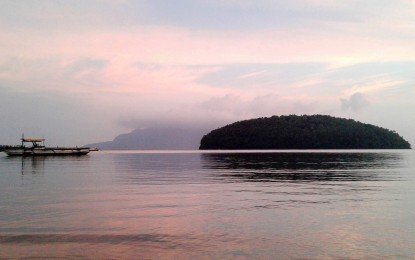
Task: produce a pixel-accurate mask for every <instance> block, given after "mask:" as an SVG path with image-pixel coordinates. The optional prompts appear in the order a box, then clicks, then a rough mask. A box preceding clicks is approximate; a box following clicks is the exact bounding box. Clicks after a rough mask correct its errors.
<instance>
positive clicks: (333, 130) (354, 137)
mask: <svg viewBox="0 0 415 260" xmlns="http://www.w3.org/2000/svg"><path fill="white" fill-rule="evenodd" d="M199 149H201V150H213V149H231V150H232V149H411V145H410V144H409V142H408V141H406V140H405V139H403V138H402V137H401V136H400V135H399V134H398V133H396V132H395V131H391V130H388V129H385V128H382V127H378V126H374V125H371V124H365V123H361V122H358V121H355V120H352V119H344V118H337V117H332V116H327V115H302V116H297V115H289V116H272V117H267V118H265V117H263V118H257V119H250V120H244V121H239V122H236V123H233V124H230V125H227V126H224V127H222V128H219V129H216V130H213V131H211V132H210V133H209V134H207V135H205V136H203V138H202V140H201V142H200V147H199Z"/></svg>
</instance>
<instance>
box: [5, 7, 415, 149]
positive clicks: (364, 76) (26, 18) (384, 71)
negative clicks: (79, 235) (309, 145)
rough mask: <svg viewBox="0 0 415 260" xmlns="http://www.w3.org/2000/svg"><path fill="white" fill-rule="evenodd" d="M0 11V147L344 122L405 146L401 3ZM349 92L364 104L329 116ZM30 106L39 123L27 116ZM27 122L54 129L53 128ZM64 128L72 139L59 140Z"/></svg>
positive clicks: (409, 68)
mask: <svg viewBox="0 0 415 260" xmlns="http://www.w3.org/2000/svg"><path fill="white" fill-rule="evenodd" d="M0 6H1V7H2V8H1V10H2V11H0V12H2V13H5V12H6V11H7V15H6V14H5V15H2V18H1V19H0V21H1V22H0V27H1V30H0V39H1V40H0V43H1V46H2V48H0V66H1V68H2V69H1V70H0V91H1V92H2V93H4V94H2V96H3V98H4V99H6V98H7V99H8V100H10V99H11V98H13V99H14V100H15V103H12V104H11V105H10V106H6V104H4V101H3V105H0V106H2V107H1V108H2V112H0V117H1V120H2V122H3V124H5V125H9V126H10V127H11V128H12V129H11V130H9V131H6V132H5V133H3V134H1V135H0V141H1V142H2V143H4V142H6V143H8V142H9V140H13V139H17V138H18V136H15V133H16V132H22V131H25V132H31V133H33V134H46V135H52V139H53V138H58V136H59V135H56V134H53V132H56V131H57V132H60V134H61V135H62V133H64V139H65V141H67V142H74V141H75V139H76V140H77V141H78V142H80V143H79V144H82V143H83V142H85V143H87V142H95V141H103V140H109V139H112V138H113V137H114V136H116V135H117V134H119V133H122V132H126V131H129V130H130V129H132V128H136V127H137V128H140V127H151V126H159V125H164V126H169V125H171V124H172V122H178V123H180V124H182V125H183V127H189V126H197V127H205V128H207V129H209V128H212V127H217V126H220V125H221V124H224V123H230V122H233V121H235V120H241V119H248V118H252V117H259V116H271V115H281V114H290V113H296V114H310V113H312V114H316V113H319V114H330V115H335V116H342V117H351V118H354V119H357V120H360V121H364V122H368V123H373V124H377V125H380V126H383V127H386V128H390V129H393V130H397V131H398V132H399V133H401V134H402V135H404V137H405V138H407V139H408V140H409V141H410V142H412V143H414V142H415V137H413V136H411V135H412V133H413V132H414V130H415V125H414V124H415V123H412V122H414V120H408V118H409V119H414V116H413V115H412V114H413V113H411V112H410V111H413V110H414V107H415V100H414V99H413V96H414V94H415V93H414V92H415V91H414V86H413V85H414V77H413V75H414V70H413V68H414V60H415V49H414V48H413V46H415V33H414V29H415V19H414V17H415V16H414V15H413V14H414V13H415V5H414V4H413V3H412V2H410V1H396V2H394V4H393V5H391V4H390V3H389V2H387V1H379V2H378V3H377V6H375V7H374V6H368V5H365V4H363V3H362V2H361V1H352V2H350V3H349V4H345V3H343V4H337V3H335V2H333V1H323V2H322V1H294V2H293V3H292V4H282V5H278V4H275V3H274V2H273V1H265V0H264V1H259V2H256V3H255V4H253V3H250V2H247V1H226V2H223V1H209V2H207V1H203V0H196V1H183V2H182V3H181V4H180V5H177V6H174V7H172V6H169V7H167V6H165V4H164V3H163V2H162V1H154V2H152V3H148V2H146V1H119V2H112V1H110V2H99V1H97V2H95V1H89V2H88V3H84V2H82V1H74V2H71V3H68V2H54V1H40V2H36V1H33V2H32V1H28V2H27V3H26V4H22V3H15V2H14V1H3V2H2V3H1V4H0ZM187 8H192V9H191V10H192V11H193V12H195V14H199V16H195V15H191V14H188V11H187V10H186V9H187ZM189 10H190V9H189ZM264 17H265V18H264ZM221 20H224V21H225V22H224V23H219V22H216V21H221ZM308 64H309V65H308ZM356 93H359V95H361V98H363V99H364V100H365V102H363V103H362V104H365V105H362V106H357V105H356V106H353V105H350V106H348V107H347V108H348V109H345V106H343V107H342V102H343V101H345V100H346V101H347V102H353V99H351V97H352V96H353V95H354V94H356ZM23 101H25V102H23ZM39 101H41V102H42V104H41V105H40V106H41V107H42V108H43V110H41V111H42V112H45V111H47V112H45V113H46V114H47V115H44V116H42V115H38V113H35V111H36V106H37V102H39ZM20 102H23V104H17V103H20ZM56 103H59V104H62V106H59V105H57V104H56ZM343 104H344V102H343ZM6 107H10V108H11V109H6V110H5V108H6ZM56 107H59V109H56ZM14 110H16V112H13V111H14ZM80 111H82V116H80ZM22 114H25V115H27V116H28V117H29V119H27V118H22V116H21V115H22ZM379 114H382V115H383V116H379ZM35 119H36V120H37V122H40V123H45V122H51V121H52V120H53V127H51V126H46V127H45V128H42V127H40V126H39V124H37V123H36V120H35ZM126 121H128V122H130V123H129V124H127V125H126V124H123V123H120V122H126ZM67 122H72V124H71V123H67ZM132 122H133V123H132ZM144 122H145V123H144ZM403 122H405V123H403ZM408 122H409V123H408ZM80 125H82V127H81V126H80ZM71 126H72V127H73V128H75V130H76V132H79V135H80V136H74V135H72V134H70V132H73V130H74V129H68V127H71ZM97 128H98V129H100V130H101V131H100V132H99V133H97V131H96V129H97Z"/></svg>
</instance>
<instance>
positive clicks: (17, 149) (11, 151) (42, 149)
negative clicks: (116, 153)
mask: <svg viewBox="0 0 415 260" xmlns="http://www.w3.org/2000/svg"><path fill="white" fill-rule="evenodd" d="M21 140H22V144H21V145H14V146H12V145H5V146H1V147H0V151H2V152H5V153H7V155H9V156H36V155H86V154H88V153H89V152H91V151H98V149H97V148H89V147H46V146H45V139H44V138H24V136H22V139H21ZM25 143H32V146H31V147H26V146H25ZM41 143H43V144H41Z"/></svg>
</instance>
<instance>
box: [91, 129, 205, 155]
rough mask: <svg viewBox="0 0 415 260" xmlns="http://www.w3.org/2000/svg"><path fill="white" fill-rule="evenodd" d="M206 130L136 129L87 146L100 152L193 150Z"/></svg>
mask: <svg viewBox="0 0 415 260" xmlns="http://www.w3.org/2000/svg"><path fill="white" fill-rule="evenodd" d="M206 132H207V131H206V130H186V129H177V128H148V129H136V130H134V131H132V132H130V133H127V134H121V135H119V136H117V137H116V138H114V140H112V141H108V142H101V143H94V144H88V145H86V147H97V148H98V149H101V150H195V149H197V148H198V146H199V143H200V139H201V138H202V136H203V135H204V134H206Z"/></svg>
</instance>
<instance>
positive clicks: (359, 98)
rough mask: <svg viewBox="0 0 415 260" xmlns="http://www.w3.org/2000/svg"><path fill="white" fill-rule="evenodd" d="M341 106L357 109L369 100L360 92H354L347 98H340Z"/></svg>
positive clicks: (344, 108) (366, 104) (367, 104)
mask: <svg viewBox="0 0 415 260" xmlns="http://www.w3.org/2000/svg"><path fill="white" fill-rule="evenodd" d="M340 101H341V106H342V109H343V110H352V111H359V110H361V109H363V108H365V107H367V106H369V104H370V102H369V101H368V100H367V98H366V96H365V95H363V94H362V93H359V92H356V93H354V94H353V95H351V96H350V97H349V98H348V99H341V100H340Z"/></svg>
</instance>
